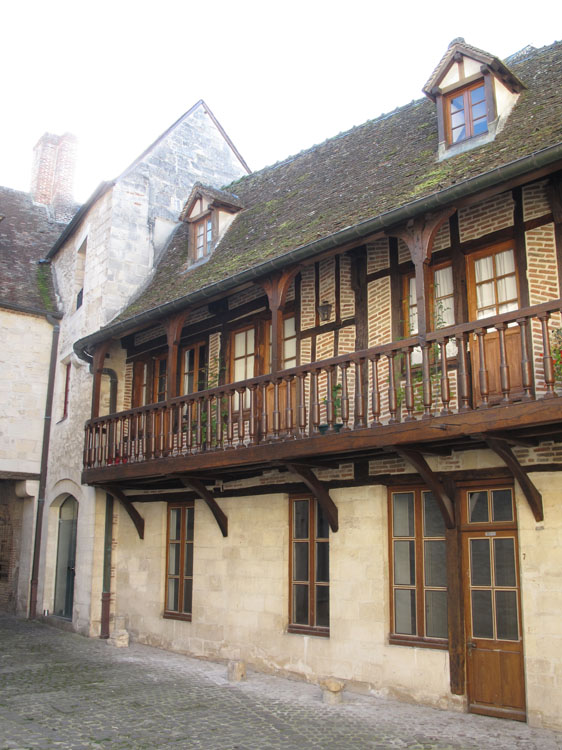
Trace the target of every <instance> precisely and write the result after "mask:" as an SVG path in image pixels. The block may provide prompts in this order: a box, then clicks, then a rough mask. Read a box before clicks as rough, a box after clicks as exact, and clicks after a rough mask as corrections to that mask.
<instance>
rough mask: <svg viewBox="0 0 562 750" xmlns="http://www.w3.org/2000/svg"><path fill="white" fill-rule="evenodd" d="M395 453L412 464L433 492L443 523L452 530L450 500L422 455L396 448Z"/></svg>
mask: <svg viewBox="0 0 562 750" xmlns="http://www.w3.org/2000/svg"><path fill="white" fill-rule="evenodd" d="M396 452H397V453H398V455H399V456H402V458H404V459H405V460H406V461H409V462H410V463H411V464H412V466H413V467H414V468H415V470H416V471H417V472H418V474H419V475H420V476H421V478H422V479H423V481H424V482H425V483H426V484H427V486H428V487H429V489H430V490H431V491H432V492H433V494H434V496H435V499H436V500H437V504H438V505H439V509H440V511H441V514H442V516H443V520H444V521H445V526H446V527H447V528H448V529H454V528H455V511H454V506H453V503H452V501H451V498H450V497H449V495H448V494H447V492H446V490H445V487H444V486H443V484H442V483H441V481H440V479H439V477H438V476H437V475H436V474H435V472H434V471H432V469H431V468H430V467H429V465H428V463H427V461H426V460H425V458H424V457H423V456H422V454H421V453H419V452H418V451H415V450H412V449H411V448H397V449H396Z"/></svg>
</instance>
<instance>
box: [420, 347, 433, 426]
mask: <svg viewBox="0 0 562 750" xmlns="http://www.w3.org/2000/svg"><path fill="white" fill-rule="evenodd" d="M430 349H431V345H430V344H428V343H425V344H422V392H423V396H422V397H423V414H422V419H431V417H432V416H433V415H432V413H431V407H432V405H433V393H432V392H431V391H432V389H431V373H430V371H429V352H430Z"/></svg>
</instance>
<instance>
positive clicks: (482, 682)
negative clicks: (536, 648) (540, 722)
mask: <svg viewBox="0 0 562 750" xmlns="http://www.w3.org/2000/svg"><path fill="white" fill-rule="evenodd" d="M465 502H466V506H467V508H466V509H467V513H468V518H469V523H468V524H466V525H465V526H464V528H463V534H462V537H463V580H464V604H465V607H464V608H465V634H466V665H467V683H468V703H469V710H470V711H471V712H472V713H478V714H486V715H488V716H497V717H503V718H508V719H516V720H517V721H525V720H526V712H525V682H524V674H523V669H524V665H523V636H522V630H521V604H520V584H519V566H518V548H517V528H516V525H515V522H514V512H515V510H514V506H513V490H512V489H510V488H501V489H493V490H474V491H468V492H466V496H465ZM471 518H472V522H470V519H471ZM510 519H511V520H510ZM470 526H473V527H474V528H467V527H470ZM506 526H507V527H508V528H504V527H506Z"/></svg>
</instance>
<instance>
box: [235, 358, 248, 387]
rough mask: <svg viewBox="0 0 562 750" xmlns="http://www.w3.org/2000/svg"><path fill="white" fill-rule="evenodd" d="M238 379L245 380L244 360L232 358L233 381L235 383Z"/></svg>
mask: <svg viewBox="0 0 562 750" xmlns="http://www.w3.org/2000/svg"><path fill="white" fill-rule="evenodd" d="M240 380H246V360H245V359H235V360H234V382H235V383H237V382H238V381H240Z"/></svg>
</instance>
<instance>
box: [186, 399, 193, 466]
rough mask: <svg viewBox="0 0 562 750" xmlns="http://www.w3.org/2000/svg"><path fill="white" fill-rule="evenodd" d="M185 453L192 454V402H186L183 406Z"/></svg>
mask: <svg viewBox="0 0 562 750" xmlns="http://www.w3.org/2000/svg"><path fill="white" fill-rule="evenodd" d="M185 425H186V428H187V429H186V432H185V452H186V453H187V454H191V453H193V401H188V402H187V403H186V405H185Z"/></svg>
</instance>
